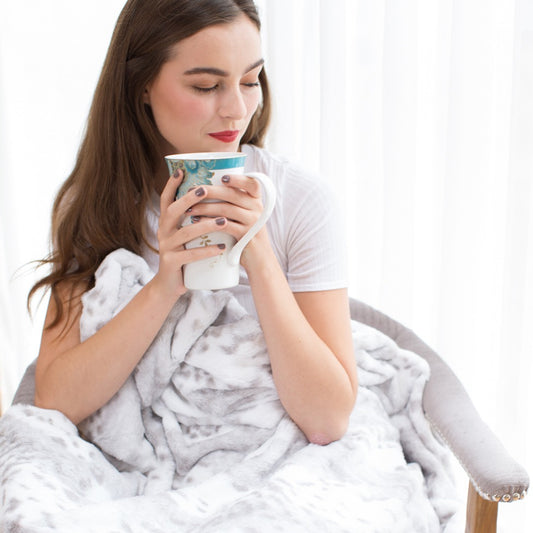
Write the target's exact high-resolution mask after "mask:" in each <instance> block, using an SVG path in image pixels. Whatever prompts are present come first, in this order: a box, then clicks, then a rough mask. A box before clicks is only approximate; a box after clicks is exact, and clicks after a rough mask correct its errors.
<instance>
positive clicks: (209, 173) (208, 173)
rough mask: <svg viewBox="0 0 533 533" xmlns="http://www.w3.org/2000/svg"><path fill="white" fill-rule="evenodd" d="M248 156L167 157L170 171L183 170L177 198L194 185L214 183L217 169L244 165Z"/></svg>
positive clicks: (172, 172)
mask: <svg viewBox="0 0 533 533" xmlns="http://www.w3.org/2000/svg"><path fill="white" fill-rule="evenodd" d="M245 159H246V156H244V155H243V156H237V157H229V158H220V159H205V160H194V159H173V160H171V159H169V158H167V160H166V161H167V165H168V167H169V170H170V173H171V174H174V172H176V170H178V169H181V170H182V171H183V176H184V177H183V182H182V184H181V185H180V188H179V190H178V194H177V196H176V198H181V197H182V196H183V195H185V194H187V192H188V191H189V190H190V189H191V188H192V187H199V186H200V185H213V183H212V181H211V180H212V179H213V176H214V175H215V172H214V171H215V170H225V169H231V168H236V167H243V166H244V160H245Z"/></svg>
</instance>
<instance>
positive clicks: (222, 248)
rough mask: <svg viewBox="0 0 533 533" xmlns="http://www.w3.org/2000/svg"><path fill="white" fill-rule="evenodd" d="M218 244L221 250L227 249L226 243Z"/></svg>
mask: <svg viewBox="0 0 533 533" xmlns="http://www.w3.org/2000/svg"><path fill="white" fill-rule="evenodd" d="M217 246H218V247H219V248H220V249H221V250H225V249H226V245H225V244H217Z"/></svg>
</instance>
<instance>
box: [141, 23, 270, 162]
mask: <svg viewBox="0 0 533 533" xmlns="http://www.w3.org/2000/svg"><path fill="white" fill-rule="evenodd" d="M262 66H263V59H262V55H261V39H260V35H259V31H258V29H257V27H256V26H255V24H254V23H253V22H252V21H250V19H248V17H246V16H245V15H242V16H240V17H239V18H237V19H236V20H235V21H234V22H231V23H228V24H219V25H216V26H210V27H207V28H205V29H203V30H201V31H199V32H198V33H195V34H194V35H192V36H191V37H188V38H187V39H184V40H182V41H180V42H179V43H178V44H177V45H176V46H175V47H174V54H173V55H172V57H171V59H170V60H169V61H168V62H166V63H165V64H164V65H163V66H162V67H161V70H160V71H159V74H158V75H157V76H156V78H155V79H154V80H153V82H151V83H150V84H149V86H148V87H147V88H146V92H145V103H147V104H149V105H150V106H151V108H152V112H153V115H154V119H155V122H156V125H157V127H158V129H159V132H160V133H161V135H162V136H163V138H164V139H165V141H166V142H167V143H168V144H169V145H170V146H168V149H169V150H171V151H173V152H175V153H188V152H222V151H237V150H238V148H239V144H240V140H241V138H242V136H243V135H244V133H245V131H246V128H247V127H248V124H249V122H250V120H251V118H252V116H253V114H254V113H255V111H256V109H257V106H258V105H259V102H260V101H261V88H260V86H259V80H258V76H259V73H260V72H261V69H262Z"/></svg>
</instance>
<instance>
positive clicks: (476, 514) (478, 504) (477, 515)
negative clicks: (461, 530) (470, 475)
mask: <svg viewBox="0 0 533 533" xmlns="http://www.w3.org/2000/svg"><path fill="white" fill-rule="evenodd" d="M497 520H498V504H497V503H496V502H491V501H489V500H485V499H483V498H482V497H481V496H480V495H479V494H478V493H477V491H476V489H475V488H474V485H472V483H470V484H469V486H468V501H467V504H466V533H496V522H497Z"/></svg>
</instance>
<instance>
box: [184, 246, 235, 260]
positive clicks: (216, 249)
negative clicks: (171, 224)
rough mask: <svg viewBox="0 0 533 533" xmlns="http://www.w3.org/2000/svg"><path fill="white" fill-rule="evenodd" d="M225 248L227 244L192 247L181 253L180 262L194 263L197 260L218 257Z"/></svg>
mask: <svg viewBox="0 0 533 533" xmlns="http://www.w3.org/2000/svg"><path fill="white" fill-rule="evenodd" d="M225 249H226V245H225V244H213V245H210V246H199V247H198V248H190V249H188V250H185V251H183V252H181V253H180V263H181V264H182V265H188V264H189V263H194V262H195V261H200V260H202V259H209V258H210V257H216V256H217V255H222V254H223V253H224V251H225Z"/></svg>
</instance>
